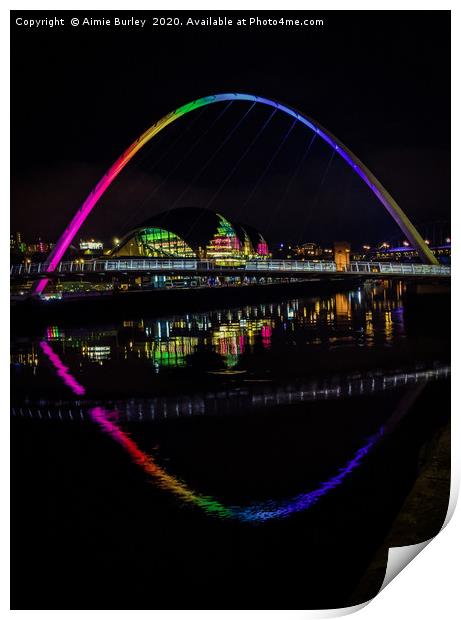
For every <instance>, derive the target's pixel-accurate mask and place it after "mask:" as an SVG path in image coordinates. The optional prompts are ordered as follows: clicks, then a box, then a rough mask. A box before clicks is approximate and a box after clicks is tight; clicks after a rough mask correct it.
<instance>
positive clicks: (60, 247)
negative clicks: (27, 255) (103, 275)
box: [34, 93, 438, 294]
mask: <svg viewBox="0 0 461 620" xmlns="http://www.w3.org/2000/svg"><path fill="white" fill-rule="evenodd" d="M222 101H251V102H253V103H261V104H264V105H268V106H270V107H272V108H276V109H277V110H281V111H282V112H285V114H288V115H289V116H292V117H293V118H295V119H296V120H298V121H300V122H301V123H303V124H304V125H306V126H307V127H309V128H310V129H311V130H312V131H313V132H315V133H316V134H317V135H318V136H320V137H321V138H322V139H323V140H324V141H325V142H326V143H327V144H329V145H330V146H331V147H332V148H333V149H334V150H335V152H337V153H338V154H339V155H340V156H341V157H342V158H343V159H344V160H345V161H346V162H347V163H348V165H349V166H350V167H351V168H352V170H354V172H355V173H356V174H358V176H359V177H360V178H361V179H362V180H363V181H364V183H366V184H367V185H368V187H369V188H370V189H371V191H372V192H373V193H374V194H375V196H376V197H377V198H378V200H379V201H380V202H381V204H383V205H384V207H385V208H386V210H387V211H388V212H389V214H390V215H391V217H392V218H393V219H394V220H395V222H396V223H397V224H398V226H399V227H400V229H401V230H402V232H403V233H404V235H405V236H406V237H407V238H408V239H409V240H410V241H411V242H412V244H413V245H414V246H415V247H416V248H417V249H418V253H419V255H420V256H421V258H422V259H423V260H424V262H427V263H430V264H434V265H438V261H437V259H436V258H435V256H434V255H433V254H432V252H431V250H430V249H429V248H428V247H427V245H426V244H425V243H424V240H423V239H422V237H421V235H420V234H419V233H418V231H417V230H416V228H415V227H414V226H413V224H412V223H411V222H410V220H409V219H408V218H407V216H406V215H405V213H404V212H403V211H402V209H401V208H400V207H399V206H398V204H397V203H396V202H395V200H394V199H393V198H392V196H391V195H390V194H389V193H388V192H387V190H386V189H385V188H384V187H383V186H382V185H381V183H380V182H379V181H378V179H377V178H376V177H375V176H374V175H373V174H372V173H371V172H370V170H368V168H366V167H365V166H364V164H363V163H362V162H361V161H360V160H359V159H358V158H357V157H356V156H355V155H354V154H353V153H352V151H350V150H349V149H348V148H347V147H346V146H345V145H344V144H342V143H341V142H340V141H339V140H338V139H337V138H336V137H335V136H334V135H333V134H332V133H330V132H329V131H327V130H326V129H325V128H323V127H322V126H321V125H319V124H318V123H317V122H316V121H314V120H313V119H311V118H309V117H307V116H305V115H304V114H301V113H300V112H297V111H296V110H294V109H293V108H289V107H288V106H286V105H283V104H282V103H279V102H277V101H274V100H272V99H266V98H264V97H258V96H256V95H248V94H244V93H223V94H219V95H212V96H210V97H203V98H201V99H196V100H195V101H192V102H190V103H188V104H186V105H184V106H182V107H181V108H178V109H177V110H174V111H173V112H170V113H169V114H167V115H166V116H164V117H163V118H161V119H160V120H159V121H157V122H156V123H154V124H153V125H152V126H151V127H149V128H148V129H147V130H146V131H145V132H144V133H143V134H142V135H141V136H140V137H139V138H138V139H137V140H135V142H133V144H131V145H130V146H129V147H128V148H127V149H126V151H125V152H124V153H123V154H122V155H121V156H120V157H119V158H118V159H117V160H116V161H115V163H114V164H113V165H112V166H111V167H110V168H109V170H108V171H107V172H106V174H105V175H104V176H103V177H102V179H101V180H100V181H99V183H98V184H97V185H96V187H95V188H94V189H93V190H92V191H91V192H90V194H89V195H88V197H87V198H86V200H85V202H84V203H83V204H82V206H81V207H80V208H79V210H78V211H77V213H76V214H75V215H74V217H73V218H72V220H71V221H70V223H69V225H68V226H67V228H66V230H65V231H64V233H63V234H62V235H61V237H60V238H59V239H58V241H57V243H56V246H55V247H54V248H53V250H52V252H51V254H50V255H49V257H48V260H47V267H46V271H47V272H48V273H52V272H53V271H54V270H55V269H56V267H57V266H58V264H59V261H60V260H61V258H62V257H63V256H64V253H65V252H66V250H67V248H68V247H69V245H70V244H71V242H72V240H73V238H74V237H75V235H76V234H77V232H78V231H79V229H80V227H81V226H82V224H83V222H84V221H85V220H86V218H87V217H88V215H89V214H90V213H91V211H92V210H93V208H94V207H95V205H96V203H97V202H98V200H99V199H100V198H101V196H102V195H103V194H104V192H105V191H106V189H107V188H108V187H109V186H110V185H111V183H112V181H113V180H114V179H115V178H116V177H117V176H118V175H119V174H120V172H121V171H122V170H123V168H124V167H125V166H126V165H127V164H128V162H129V161H130V160H131V159H132V158H133V157H134V156H135V155H136V153H137V152H138V151H139V150H140V149H141V148H142V147H143V146H144V145H145V144H146V143H147V142H149V140H151V139H152V138H153V137H154V136H155V135H156V134H157V133H159V132H160V131H161V130H162V129H163V128H164V127H166V126H167V125H169V124H170V123H172V122H173V121H175V120H176V119H178V118H180V117H181V116H183V115H184V114H187V113H188V112H191V111H192V110H196V109H198V108H200V107H203V106H206V105H210V104H212V103H218V102H222ZM47 283H48V279H47V278H42V279H41V280H40V281H39V282H38V284H37V285H36V288H35V290H34V293H35V294H39V293H41V292H42V291H43V290H44V288H45V287H46V285H47Z"/></svg>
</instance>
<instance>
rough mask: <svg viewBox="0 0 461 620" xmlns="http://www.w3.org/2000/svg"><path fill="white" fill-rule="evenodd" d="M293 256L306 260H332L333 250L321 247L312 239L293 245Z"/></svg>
mask: <svg viewBox="0 0 461 620" xmlns="http://www.w3.org/2000/svg"><path fill="white" fill-rule="evenodd" d="M293 255H294V258H302V259H306V260H332V258H333V250H332V249H331V248H322V247H320V246H319V245H318V243H314V242H312V241H310V242H308V243H303V244H302V245H296V246H294V247H293Z"/></svg>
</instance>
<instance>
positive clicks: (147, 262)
mask: <svg viewBox="0 0 461 620" xmlns="http://www.w3.org/2000/svg"><path fill="white" fill-rule="evenodd" d="M46 269H47V265H46V263H28V264H20V265H12V266H11V268H10V275H11V277H13V278H16V277H23V278H24V277H27V278H37V277H43V276H44V275H45V274H46V275H47V277H60V276H62V275H67V274H74V275H86V274H88V275H90V274H102V275H104V274H110V273H113V274H117V273H123V274H125V273H149V274H165V275H178V274H183V275H197V276H213V275H228V276H243V277H245V276H249V277H253V276H259V277H264V276H267V277H273V276H275V277H277V276H292V275H301V274H303V275H304V274H320V275H322V276H330V277H331V276H335V275H336V276H345V275H352V276H357V275H358V274H360V275H362V276H369V277H382V276H383V275H385V276H386V277H387V276H420V277H421V276H422V277H434V276H436V277H450V275H451V268H450V267H449V266H446V265H423V264H416V263H377V262H376V263H375V262H351V263H350V265H349V266H348V268H347V270H345V271H339V270H338V269H337V266H336V263H334V262H331V261H297V260H248V261H245V262H243V261H242V262H241V263H238V264H236V263H235V262H234V264H230V263H229V264H224V263H223V262H219V263H217V262H215V261H211V260H194V259H153V258H133V259H132V258H127V259H113V258H108V259H96V260H86V261H82V260H77V261H63V262H61V263H59V265H58V267H57V268H56V270H55V271H54V272H52V273H50V274H48V273H47V271H46Z"/></svg>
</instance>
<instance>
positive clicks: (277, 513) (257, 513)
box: [40, 341, 384, 522]
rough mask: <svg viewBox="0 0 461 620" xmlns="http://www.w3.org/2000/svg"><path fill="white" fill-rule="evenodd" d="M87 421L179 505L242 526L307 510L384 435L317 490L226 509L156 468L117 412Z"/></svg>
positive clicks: (77, 388) (94, 413)
mask: <svg viewBox="0 0 461 620" xmlns="http://www.w3.org/2000/svg"><path fill="white" fill-rule="evenodd" d="M40 346H41V348H42V350H43V352H44V353H45V355H46V356H47V357H48V359H49V360H50V361H51V363H52V364H53V366H54V367H55V369H56V371H57V374H58V376H59V377H61V379H62V380H63V381H64V383H65V384H66V385H67V386H68V387H69V388H70V389H71V390H72V391H73V392H74V394H77V395H79V396H80V395H83V394H85V388H84V387H83V386H82V385H80V383H78V381H77V380H76V379H75V378H74V377H73V376H72V375H71V374H70V372H69V369H68V368H67V366H65V365H64V364H63V363H62V361H61V360H60V358H59V356H58V355H57V354H56V353H55V352H54V351H53V349H52V348H51V347H50V345H49V344H48V343H47V342H45V341H42V342H40ZM90 417H91V419H92V420H93V421H94V422H95V423H96V424H98V425H99V427H100V428H101V430H103V431H104V432H105V433H107V434H108V435H110V437H112V439H114V440H115V441H116V442H117V443H118V444H120V445H121V446H122V447H123V448H124V449H125V450H126V451H127V452H128V454H129V455H130V457H131V459H132V460H133V462H134V463H136V464H137V465H138V466H139V467H141V468H142V469H143V471H144V472H145V473H146V474H148V475H149V476H151V477H152V478H153V479H154V480H155V482H156V483H157V485H158V486H159V487H160V488H161V489H163V490H165V491H169V492H170V493H172V494H173V495H174V496H175V497H177V498H179V499H180V500H181V501H184V502H186V503H189V504H193V505H195V506H197V507H198V508H201V509H202V510H203V511H204V512H205V513H207V514H209V515H212V516H217V517H220V518H224V519H236V520H238V521H243V522H264V521H268V520H270V519H282V518H286V517H289V516H290V515H292V514H294V513H297V512H301V511H304V510H307V509H308V508H310V507H311V506H312V505H313V504H315V503H316V502H318V501H319V499H321V498H322V497H323V496H324V495H326V494H327V493H329V492H330V491H332V490H334V489H335V488H336V487H338V486H339V485H340V484H341V483H342V482H343V481H344V479H345V478H346V477H347V476H349V475H350V474H351V473H352V472H353V471H354V470H355V469H356V468H357V467H358V466H359V465H360V463H361V462H362V461H363V459H364V458H365V456H366V455H367V454H368V452H369V451H370V450H371V449H372V448H373V446H374V445H375V444H376V443H377V442H378V441H379V440H380V439H381V438H382V436H383V435H384V429H382V428H381V429H379V431H378V432H377V433H376V434H375V435H373V436H372V437H370V438H369V439H368V441H367V442H366V443H365V445H364V446H362V447H361V448H359V450H357V451H356V453H355V454H354V456H353V457H352V459H351V460H350V461H348V462H347V463H346V464H345V466H344V467H342V468H340V469H339V472H338V473H337V474H336V475H334V476H332V477H331V478H329V479H328V480H327V481H326V482H322V483H321V484H320V485H319V486H318V488H317V489H314V490H312V491H309V492H308V493H301V494H299V495H296V496H294V497H292V498H290V499H287V500H280V501H278V500H268V501H265V502H259V503H255V504H251V505H250V506H225V505H224V504H222V503H221V502H219V501H218V500H217V499H215V498H213V497H211V496H208V495H202V494H200V493H197V492H196V491H194V490H192V489H190V488H189V487H188V486H187V484H186V483H184V482H182V481H181V480H179V479H178V478H176V477H175V476H172V475H171V474H169V473H168V472H166V471H165V470H164V469H163V468H162V467H160V466H159V465H157V464H156V463H155V460H154V459H153V457H152V456H150V455H148V454H146V453H145V452H144V451H143V450H141V449H140V448H139V446H138V445H137V444H136V442H135V441H134V440H133V439H132V438H131V437H130V436H129V435H128V434H127V433H126V432H125V431H123V430H122V429H121V428H120V427H119V426H118V425H117V423H116V422H115V420H114V418H116V417H118V413H117V412H116V411H113V412H109V411H107V410H105V409H104V408H103V407H93V408H92V409H91V410H90Z"/></svg>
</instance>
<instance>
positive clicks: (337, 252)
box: [334, 241, 351, 271]
mask: <svg viewBox="0 0 461 620" xmlns="http://www.w3.org/2000/svg"><path fill="white" fill-rule="evenodd" d="M350 256H351V246H350V243H348V242H347V241H335V244H334V260H335V263H336V267H337V269H338V271H345V270H346V269H347V268H348V267H349V263H350Z"/></svg>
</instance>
